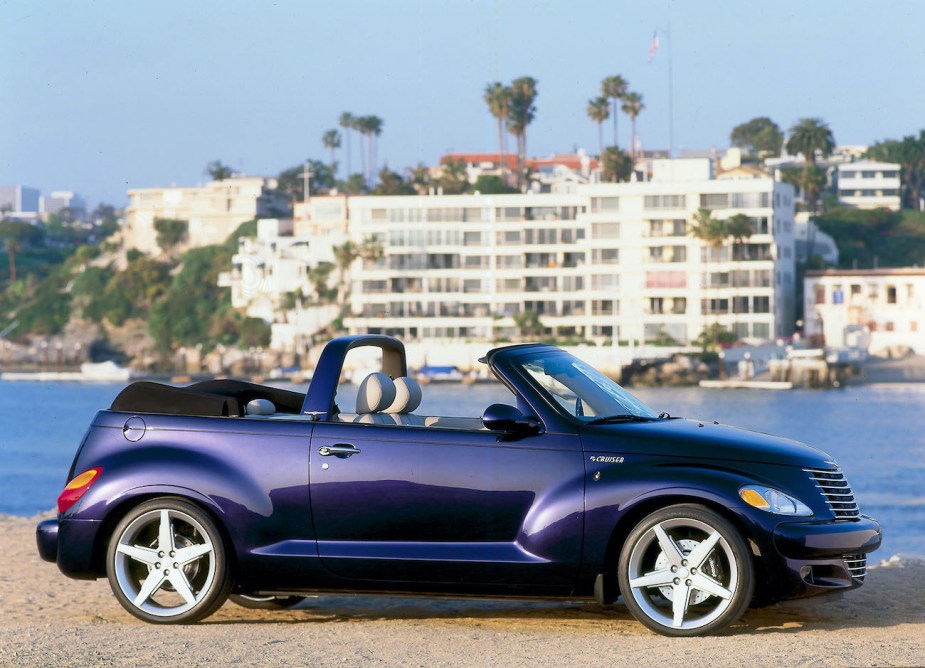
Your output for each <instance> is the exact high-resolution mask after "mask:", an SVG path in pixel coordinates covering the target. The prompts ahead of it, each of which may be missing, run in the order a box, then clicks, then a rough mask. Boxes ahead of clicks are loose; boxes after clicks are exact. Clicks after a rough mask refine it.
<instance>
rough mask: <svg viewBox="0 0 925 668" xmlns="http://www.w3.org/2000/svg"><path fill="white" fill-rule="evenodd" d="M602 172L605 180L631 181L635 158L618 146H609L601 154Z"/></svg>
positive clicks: (615, 181) (614, 181)
mask: <svg viewBox="0 0 925 668" xmlns="http://www.w3.org/2000/svg"><path fill="white" fill-rule="evenodd" d="M601 172H602V173H601V176H602V178H603V179H604V181H610V182H611V183H617V182H624V181H629V180H630V179H631V178H632V176H633V159H632V158H631V157H629V156H628V155H627V154H626V153H624V152H623V151H621V150H620V149H618V148H617V147H616V146H608V147H607V148H605V149H604V154H603V155H602V156H601Z"/></svg>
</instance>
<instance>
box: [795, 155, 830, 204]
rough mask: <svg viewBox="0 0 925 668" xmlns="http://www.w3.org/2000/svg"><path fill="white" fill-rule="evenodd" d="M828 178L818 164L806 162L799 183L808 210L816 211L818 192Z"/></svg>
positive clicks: (821, 189)
mask: <svg viewBox="0 0 925 668" xmlns="http://www.w3.org/2000/svg"><path fill="white" fill-rule="evenodd" d="M827 183H828V178H827V177H826V175H825V170H824V169H822V168H821V167H819V166H818V165H813V164H809V163H806V164H805V165H804V166H803V171H802V173H801V175H800V185H801V186H802V188H803V196H804V197H805V198H806V203H807V204H809V210H810V211H812V212H813V213H816V204H817V203H818V202H819V194H820V193H821V192H822V191H823V189H824V188H825V186H826V184H827Z"/></svg>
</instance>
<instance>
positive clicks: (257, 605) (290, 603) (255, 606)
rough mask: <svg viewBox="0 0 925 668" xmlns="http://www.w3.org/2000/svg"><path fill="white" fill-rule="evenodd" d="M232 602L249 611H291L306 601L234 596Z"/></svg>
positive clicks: (298, 598)
mask: <svg viewBox="0 0 925 668" xmlns="http://www.w3.org/2000/svg"><path fill="white" fill-rule="evenodd" d="M229 598H230V599H231V602H232V603H234V604H235V605H240V606H241V607H242V608H247V609H248V610H290V609H292V608H294V607H296V606H297V605H298V604H299V603H301V602H302V601H304V600H305V597H304V596H249V595H246V594H232V595H231V596H230V597H229Z"/></svg>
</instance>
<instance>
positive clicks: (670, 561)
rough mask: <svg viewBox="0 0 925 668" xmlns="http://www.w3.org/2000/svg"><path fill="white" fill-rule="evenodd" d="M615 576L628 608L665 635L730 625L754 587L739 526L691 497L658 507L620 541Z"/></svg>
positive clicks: (738, 615)
mask: <svg viewBox="0 0 925 668" xmlns="http://www.w3.org/2000/svg"><path fill="white" fill-rule="evenodd" d="M618 579H619V584H620V591H621V592H622V594H623V600H624V602H625V603H626V606H627V608H629V610H630V612H631V613H632V614H633V616H634V617H636V619H638V620H639V621H640V622H642V623H643V624H645V625H646V626H648V627H649V628H650V629H652V630H653V631H656V632H657V633H661V634H664V635H669V636H694V635H705V634H709V633H713V632H715V631H719V630H721V629H723V628H725V627H727V626H729V625H730V624H732V623H733V622H734V621H736V620H737V619H738V618H739V617H740V616H741V615H742V613H743V612H745V609H746V608H747V607H748V604H749V602H750V601H751V597H752V590H753V588H754V579H753V576H752V564H751V556H750V554H749V552H748V548H747V546H746V544H745V541H744V540H743V539H742V537H741V535H740V534H739V532H738V530H737V529H736V528H735V527H734V526H733V525H731V524H730V523H729V522H728V521H727V520H726V519H725V518H723V517H722V516H720V515H719V514H718V513H716V512H714V511H712V510H710V509H708V508H705V507H703V506H699V505H693V504H692V505H678V506H669V507H667V508H663V509H661V510H658V511H656V512H654V513H652V514H651V515H649V516H648V517H646V518H645V519H644V520H642V521H641V522H640V523H639V524H638V525H636V527H635V528H634V529H633V530H632V531H631V532H630V534H629V536H627V539H626V542H625V543H624V545H623V550H622V553H621V556H620V563H619V568H618Z"/></svg>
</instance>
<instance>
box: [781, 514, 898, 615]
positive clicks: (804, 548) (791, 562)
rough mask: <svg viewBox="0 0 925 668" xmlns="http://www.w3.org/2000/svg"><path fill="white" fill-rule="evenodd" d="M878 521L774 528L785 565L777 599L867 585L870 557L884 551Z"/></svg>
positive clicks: (790, 523)
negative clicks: (865, 583)
mask: <svg viewBox="0 0 925 668" xmlns="http://www.w3.org/2000/svg"><path fill="white" fill-rule="evenodd" d="M882 535H883V531H882V529H881V528H880V523H879V522H877V521H876V520H874V519H872V518H870V517H866V516H861V518H860V519H858V520H854V521H848V522H846V521H839V522H786V523H782V524H778V525H777V526H776V527H775V528H774V547H775V549H776V550H777V553H778V554H779V555H780V556H781V557H782V561H783V563H782V564H781V567H782V568H781V570H782V571H783V572H782V573H780V574H779V575H778V578H775V579H776V580H777V584H778V587H775V588H776V589H777V596H775V598H792V597H797V596H811V595H813V594H821V593H825V592H827V591H832V590H836V589H853V588H855V587H860V586H861V585H862V584H863V583H864V577H865V576H866V574H867V555H868V554H869V553H870V552H873V551H874V550H876V549H877V548H878V547H880V541H881V539H882Z"/></svg>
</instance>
